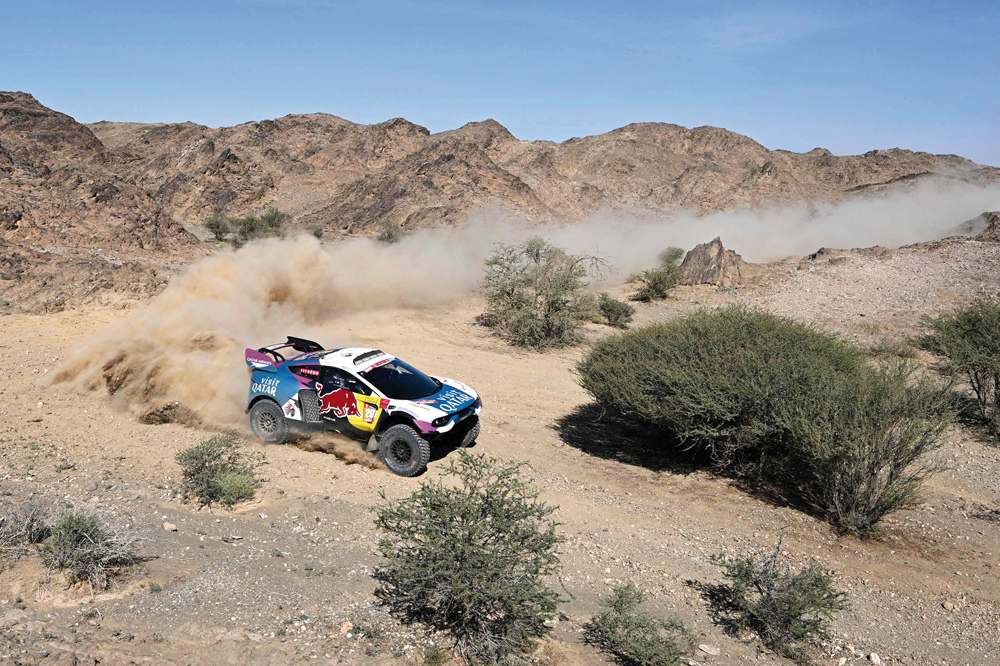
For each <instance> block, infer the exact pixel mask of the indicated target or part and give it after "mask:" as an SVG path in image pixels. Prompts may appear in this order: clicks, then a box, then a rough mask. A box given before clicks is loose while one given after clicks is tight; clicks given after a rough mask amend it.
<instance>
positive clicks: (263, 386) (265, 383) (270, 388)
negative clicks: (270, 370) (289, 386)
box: [250, 377, 278, 395]
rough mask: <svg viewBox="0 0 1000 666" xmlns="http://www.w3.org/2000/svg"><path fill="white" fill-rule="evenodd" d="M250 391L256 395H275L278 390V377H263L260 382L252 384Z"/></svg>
mask: <svg viewBox="0 0 1000 666" xmlns="http://www.w3.org/2000/svg"><path fill="white" fill-rule="evenodd" d="M250 390H251V391H252V392H254V393H264V394H266V395H274V394H275V392H276V391H277V390H278V378H277V377H262V378H261V380H260V381H259V382H252V383H251V384H250Z"/></svg>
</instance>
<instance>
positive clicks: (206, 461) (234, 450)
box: [176, 433, 264, 507]
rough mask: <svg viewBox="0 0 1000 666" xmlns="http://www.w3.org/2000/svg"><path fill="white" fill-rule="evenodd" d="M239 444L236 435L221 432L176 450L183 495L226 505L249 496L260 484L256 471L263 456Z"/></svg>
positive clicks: (252, 494)
mask: <svg viewBox="0 0 1000 666" xmlns="http://www.w3.org/2000/svg"><path fill="white" fill-rule="evenodd" d="M240 444H241V438H240V436H239V435H238V434H235V433H224V434H221V435H215V436H214V437H210V438H208V439H206V440H204V441H203V442H201V443H200V444H197V445H195V446H192V447H190V448H188V449H184V450H183V451H181V452H180V453H178V454H177V457H176V460H177V464H178V465H180V466H181V485H182V486H183V488H184V493H185V496H193V497H195V498H197V499H198V500H199V501H200V502H201V503H202V504H208V505H210V504H212V503H213V502H219V503H221V504H223V505H224V506H227V507H231V506H233V505H234V504H236V503H237V502H241V501H244V500H251V499H253V497H254V493H255V492H256V490H257V488H259V487H260V480H259V479H258V478H257V475H256V472H257V469H258V468H259V467H260V466H261V465H263V464H264V456H263V455H262V454H259V453H247V452H246V451H244V450H243V449H242V448H241V446H240Z"/></svg>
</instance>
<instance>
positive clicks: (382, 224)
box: [375, 217, 407, 245]
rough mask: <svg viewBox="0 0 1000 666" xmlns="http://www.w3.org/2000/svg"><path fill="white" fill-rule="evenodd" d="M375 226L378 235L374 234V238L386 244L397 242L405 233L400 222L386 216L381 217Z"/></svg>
mask: <svg viewBox="0 0 1000 666" xmlns="http://www.w3.org/2000/svg"><path fill="white" fill-rule="evenodd" d="M375 226H376V228H377V229H378V235H377V236H375V240H377V241H378V242H380V243H386V244H387V245H392V244H393V243H398V242H399V241H401V240H403V238H404V237H405V236H406V234H407V231H406V229H405V228H403V225H402V224H400V223H399V222H396V221H395V220H393V219H391V218H388V217H383V218H381V219H380V220H379V221H378V222H377V223H376V225H375Z"/></svg>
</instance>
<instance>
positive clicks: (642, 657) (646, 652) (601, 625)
mask: <svg viewBox="0 0 1000 666" xmlns="http://www.w3.org/2000/svg"><path fill="white" fill-rule="evenodd" d="M642 602H643V594H642V591H641V590H639V588H637V587H636V586H635V585H633V584H632V583H629V584H627V585H619V586H617V587H615V588H614V590H612V592H611V597H610V598H609V599H605V600H604V601H602V602H601V605H602V606H604V608H605V610H604V611H602V612H601V613H600V614H599V615H598V616H597V617H595V618H594V619H593V621H592V622H590V623H589V624H588V625H587V626H585V627H584V638H585V640H586V641H587V642H588V643H590V644H592V645H594V646H595V647H597V648H598V649H600V650H601V651H603V652H606V653H607V654H610V655H612V656H613V657H614V658H615V659H616V660H617V661H618V662H619V663H621V664H624V666H674V665H675V664H686V663H687V660H686V659H684V654H685V652H687V651H689V650H690V649H691V647H692V645H691V643H692V641H691V637H690V635H689V634H688V633H687V632H686V631H685V630H684V625H683V624H681V622H680V621H679V620H676V619H669V620H664V619H661V618H658V617H656V616H654V615H652V614H650V613H648V612H646V611H644V610H641V609H640V608H639V606H640V605H641V604H642Z"/></svg>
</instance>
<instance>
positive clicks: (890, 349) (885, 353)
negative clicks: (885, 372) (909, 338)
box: [868, 337, 917, 360]
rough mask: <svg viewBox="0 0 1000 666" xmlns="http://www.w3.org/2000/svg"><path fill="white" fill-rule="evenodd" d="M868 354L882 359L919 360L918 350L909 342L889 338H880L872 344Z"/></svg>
mask: <svg viewBox="0 0 1000 666" xmlns="http://www.w3.org/2000/svg"><path fill="white" fill-rule="evenodd" d="M868 354H869V355H871V356H874V357H875V358H882V359H893V358H903V359H911V360H912V359H915V358H917V350H916V349H915V348H914V347H913V346H912V345H910V344H909V343H908V342H906V341H905V340H897V339H895V338H887V337H883V338H879V339H878V340H876V341H875V342H874V343H872V345H871V346H870V347H868Z"/></svg>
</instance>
